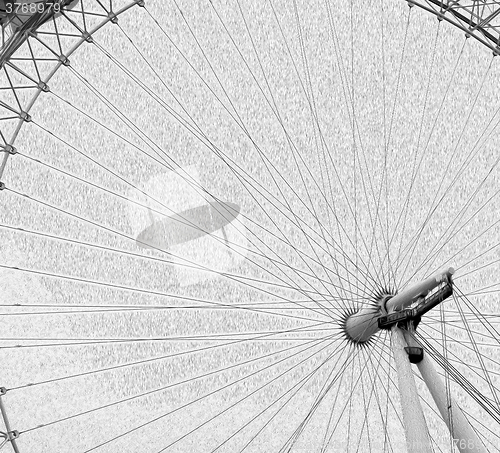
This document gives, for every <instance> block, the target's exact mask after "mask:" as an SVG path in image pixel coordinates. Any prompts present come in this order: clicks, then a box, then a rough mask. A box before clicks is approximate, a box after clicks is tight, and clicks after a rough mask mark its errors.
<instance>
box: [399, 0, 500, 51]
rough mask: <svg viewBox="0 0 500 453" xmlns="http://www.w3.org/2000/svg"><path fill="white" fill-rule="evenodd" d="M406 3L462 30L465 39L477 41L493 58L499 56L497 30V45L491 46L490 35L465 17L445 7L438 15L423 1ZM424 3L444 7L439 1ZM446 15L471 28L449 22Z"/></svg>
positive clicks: (491, 39) (499, 43)
mask: <svg viewBox="0 0 500 453" xmlns="http://www.w3.org/2000/svg"><path fill="white" fill-rule="evenodd" d="M406 1H407V2H408V4H409V5H410V6H418V7H419V8H421V9H423V10H425V11H427V12H428V13H430V14H432V15H433V16H436V17H437V18H438V19H439V20H444V21H446V22H448V23H450V24H451V25H453V26H454V27H456V28H458V29H459V30H462V31H463V32H464V33H465V35H466V36H467V37H471V36H472V37H473V38H475V39H476V40H477V41H479V42H480V43H481V44H483V45H484V46H486V47H487V48H488V49H490V50H491V51H492V52H493V55H495V56H498V55H500V30H499V36H498V38H497V40H496V41H497V43H496V45H493V44H492V43H494V42H495V37H494V36H493V35H492V34H491V33H489V32H488V31H486V30H485V29H484V28H483V27H480V26H479V24H475V23H473V22H471V21H470V20H468V19H467V18H466V17H465V16H463V15H462V14H460V13H459V12H457V11H455V10H453V9H451V8H448V7H446V8H445V12H444V13H439V12H437V11H435V10H434V9H432V8H430V7H429V6H427V5H426V4H425V2H424V1H423V0H406ZM426 2H427V3H432V4H434V5H436V6H439V7H444V6H445V5H443V2H442V1H441V0H427V1H426ZM497 4H498V5H499V8H500V2H497ZM446 13H450V14H451V15H453V16H454V17H456V18H457V19H459V20H460V21H463V22H469V23H470V26H471V27H470V28H467V27H465V26H463V25H462V24H460V23H458V22H456V21H453V20H451V19H450V18H449V17H448V16H446ZM499 28H500V26H499ZM475 32H480V33H481V35H483V36H484V37H485V38H487V39H485V38H483V37H482V36H481V35H478V33H475Z"/></svg>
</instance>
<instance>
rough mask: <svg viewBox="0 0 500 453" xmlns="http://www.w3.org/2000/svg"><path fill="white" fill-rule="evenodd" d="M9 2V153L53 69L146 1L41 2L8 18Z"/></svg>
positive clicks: (5, 102)
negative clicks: (103, 27)
mask: <svg viewBox="0 0 500 453" xmlns="http://www.w3.org/2000/svg"><path fill="white" fill-rule="evenodd" d="M7 3H8V2H5V1H0V14H1V22H2V35H1V42H0V44H1V47H0V93H1V100H0V147H2V149H3V151H4V152H7V153H12V152H15V149H14V148H13V147H12V146H11V145H12V143H13V142H14V140H15V138H16V136H17V134H18V132H19V129H20V128H21V126H22V124H23V123H24V122H28V121H31V117H30V115H29V111H30V109H31V107H32V106H33V104H34V102H35V101H36V99H37V98H38V96H40V95H41V94H42V93H44V92H48V91H49V90H50V79H51V78H52V76H53V75H54V74H55V73H56V71H57V70H58V69H59V68H60V67H61V66H69V65H70V56H71V54H72V53H73V52H75V51H76V50H77V49H78V47H79V46H80V45H82V44H85V43H92V35H93V34H94V33H95V32H96V31H97V30H99V29H100V28H101V27H102V26H104V25H105V24H106V23H108V22H112V23H116V22H117V21H118V16H119V15H120V14H121V13H123V12H124V11H126V10H127V9H129V8H130V7H132V6H134V5H139V6H142V5H143V4H144V3H143V1H141V0H106V1H96V0H87V1H81V0H80V1H78V2H75V1H74V0H53V1H45V0H44V1H43V2H38V3H37V4H38V5H41V4H43V11H42V12H40V11H36V13H35V14H29V13H28V14H17V15H10V17H9V16H8V15H7V14H6V9H7V6H6V5H7ZM25 3H27V5H29V4H30V3H29V2H25ZM1 9H3V11H1ZM9 9H10V7H9ZM40 10H42V6H40ZM21 12H22V11H21ZM0 163H1V159H0ZM0 174H1V167H0Z"/></svg>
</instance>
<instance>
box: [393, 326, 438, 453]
mask: <svg viewBox="0 0 500 453" xmlns="http://www.w3.org/2000/svg"><path fill="white" fill-rule="evenodd" d="M391 346H392V353H393V355H394V362H395V364H396V371H397V374H398V388H399V394H400V398H401V409H402V411H403V422H404V426H405V434H406V445H407V447H408V453H431V452H432V447H431V442H430V438H429V432H428V430H427V424H426V422H425V417H424V412H423V411H422V406H421V405H420V400H419V396H418V392H417V387H416V384H415V378H414V376H413V370H412V369H411V363H410V361H409V360H408V354H407V353H406V351H405V347H406V341H405V339H404V335H403V332H402V330H401V329H400V328H399V327H397V326H394V327H393V328H392V332H391Z"/></svg>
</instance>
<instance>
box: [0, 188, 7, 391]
mask: <svg viewBox="0 0 500 453" xmlns="http://www.w3.org/2000/svg"><path fill="white" fill-rule="evenodd" d="M1 184H3V183H2V182H0V185H1ZM4 187H5V185H4ZM6 393H7V389H6V388H5V387H0V396H1V395H5V394H6Z"/></svg>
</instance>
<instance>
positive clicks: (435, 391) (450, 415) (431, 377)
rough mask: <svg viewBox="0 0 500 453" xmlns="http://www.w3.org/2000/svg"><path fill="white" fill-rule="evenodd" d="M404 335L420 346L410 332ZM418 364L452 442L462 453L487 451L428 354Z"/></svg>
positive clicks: (408, 342)
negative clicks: (449, 394) (448, 392)
mask: <svg viewBox="0 0 500 453" xmlns="http://www.w3.org/2000/svg"><path fill="white" fill-rule="evenodd" d="M404 337H405V340H406V342H407V344H408V345H409V346H420V345H419V344H418V342H417V341H416V340H415V338H414V337H413V336H412V335H411V333H410V332H404ZM417 366H418V370H419V371H420V375H421V376H422V379H423V380H424V382H425V384H426V385H427V388H428V389H429V391H430V393H431V395H432V398H433V399H434V402H435V403H436V406H437V408H438V410H439V413H440V414H441V417H442V418H443V420H444V421H445V423H446V425H447V426H448V429H449V430H450V434H451V439H452V442H453V444H454V445H455V446H456V447H457V448H458V449H459V450H460V453H487V450H486V447H485V446H484V444H483V443H482V442H481V439H479V437H478V436H477V434H476V432H475V431H474V430H473V429H472V426H471V425H470V423H469V421H468V420H467V419H466V418H465V415H464V413H463V412H462V410H461V409H460V407H459V406H458V405H457V403H456V402H455V401H454V400H453V398H452V397H451V396H449V397H447V392H446V387H445V385H444V383H443V381H442V379H441V377H440V376H439V374H438V373H437V372H436V369H435V368H434V365H433V363H432V361H431V360H430V359H429V357H428V355H427V354H424V355H423V358H422V360H421V361H420V362H418V363H417Z"/></svg>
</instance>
